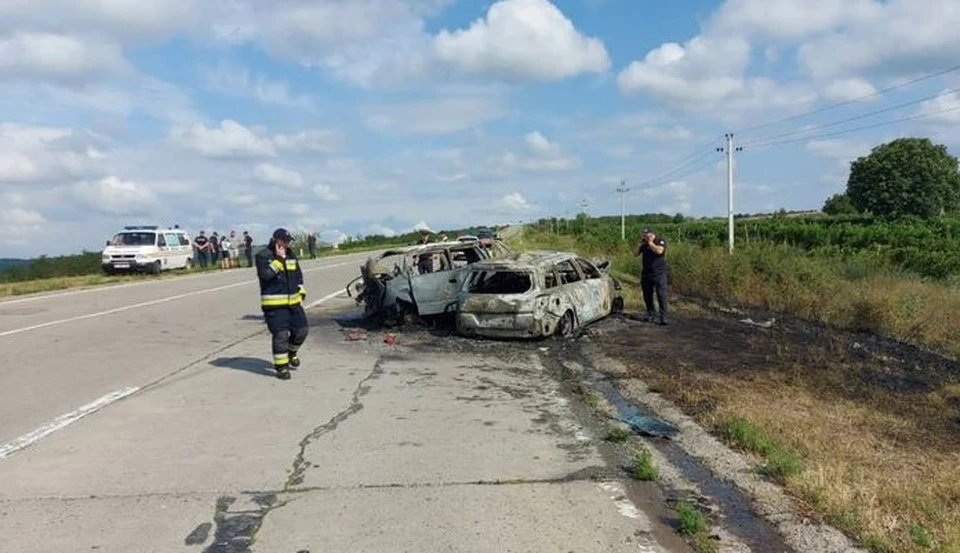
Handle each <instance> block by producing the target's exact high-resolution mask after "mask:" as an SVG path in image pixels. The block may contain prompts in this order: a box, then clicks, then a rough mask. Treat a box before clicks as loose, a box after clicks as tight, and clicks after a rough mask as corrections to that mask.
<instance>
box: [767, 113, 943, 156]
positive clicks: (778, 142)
mask: <svg viewBox="0 0 960 553" xmlns="http://www.w3.org/2000/svg"><path fill="white" fill-rule="evenodd" d="M954 111H960V106H954V107H950V108H944V109H941V110H937V111H931V112H927V113H919V114H916V115H911V116H909V117H901V118H900V119H893V120H890V121H881V122H879V123H874V124H871V125H864V126H861V127H853V128H851V129H844V130H841V131H835V132H831V133H825V134H818V135H814V136H803V137H800V138H791V139H788V140H776V141H771V142H764V143H760V144H753V145H752V146H751V149H759V148H767V147H770V146H779V145H781V144H792V143H795V142H804V141H806V140H816V139H820V138H829V137H832V136H840V135H844V134H849V133H853V132H857V131H863V130H868V129H876V128H878V127H884V126H887V125H895V124H897V123H902V122H904V121H915V120H917V119H926V118H928V117H933V116H934V115H941V114H944V113H951V112H954Z"/></svg>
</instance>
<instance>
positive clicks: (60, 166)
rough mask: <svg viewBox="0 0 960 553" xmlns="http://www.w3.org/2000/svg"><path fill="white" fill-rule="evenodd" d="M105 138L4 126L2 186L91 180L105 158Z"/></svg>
mask: <svg viewBox="0 0 960 553" xmlns="http://www.w3.org/2000/svg"><path fill="white" fill-rule="evenodd" d="M104 146H105V140H104V139H103V137H99V136H96V135H94V134H92V133H89V132H86V131H82V130H78V129H71V128H66V127H46V126H31V125H22V124H17V123H0V182H6V183H37V182H41V181H54V180H57V179H64V178H76V177H81V176H89V175H91V174H93V173H95V172H96V171H97V168H98V166H99V164H100V162H101V160H102V158H103V157H104V153H103V152H102V151H101V148H103V147H104Z"/></svg>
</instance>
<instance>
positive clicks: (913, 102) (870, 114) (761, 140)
mask: <svg viewBox="0 0 960 553" xmlns="http://www.w3.org/2000/svg"><path fill="white" fill-rule="evenodd" d="M956 92H960V88H951V89H948V90H945V91H943V92H940V93H938V94H934V95H932V96H926V97H923V98H919V99H917V100H911V101H909V102H904V103H902V104H897V105H894V106H889V107H886V108H883V109H878V110H875V111H871V112H868V113H863V114H860V115H855V116H853V117H848V118H846V119H841V120H839V121H833V122H831V123H824V124H822V125H814V126H812V127H809V128H806V129H801V130H796V131H790V132H785V133H781V134H777V135H773V136H768V137H765V138H757V139H754V140H751V141H748V142H744V143H743V144H742V145H743V146H751V145H753V144H759V143H765V142H769V141H771V140H776V139H778V138H785V137H788V136H794V135H798V134H805V133H809V132H813V131H816V130H820V129H826V128H830V127H835V126H837V125H842V124H844V123H849V122H851V121H857V120H860V119H866V118H867V117H873V116H874V115H879V114H881V113H886V112H890V111H895V110H898V109H902V108H905V107H909V106H912V105H916V104H919V103H922V102H926V101H929V100H934V99H936V98H940V97H942V96H947V95H949V94H954V93H956Z"/></svg>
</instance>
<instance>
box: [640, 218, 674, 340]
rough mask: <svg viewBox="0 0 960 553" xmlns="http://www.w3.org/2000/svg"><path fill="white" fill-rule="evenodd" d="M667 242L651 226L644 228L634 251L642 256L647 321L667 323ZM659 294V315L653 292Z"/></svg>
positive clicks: (641, 272)
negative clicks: (655, 308)
mask: <svg viewBox="0 0 960 553" xmlns="http://www.w3.org/2000/svg"><path fill="white" fill-rule="evenodd" d="M666 251H667V243H666V241H664V239H663V238H661V237H659V236H657V234H656V233H655V232H653V231H652V230H651V229H649V228H645V229H643V237H642V238H641V239H640V244H639V245H638V246H637V248H636V251H635V252H634V253H635V254H636V255H637V256H638V257H640V260H641V265H642V268H641V270H640V288H641V289H642V290H643V303H644V304H646V307H647V318H646V320H647V322H651V323H652V322H659V323H660V324H661V325H665V324H667V274H668V272H669V271H668V269H667V260H666V257H665V255H666ZM654 292H656V294H657V304H659V307H660V313H659V315H658V314H657V312H656V311H655V310H654V308H653V294H654Z"/></svg>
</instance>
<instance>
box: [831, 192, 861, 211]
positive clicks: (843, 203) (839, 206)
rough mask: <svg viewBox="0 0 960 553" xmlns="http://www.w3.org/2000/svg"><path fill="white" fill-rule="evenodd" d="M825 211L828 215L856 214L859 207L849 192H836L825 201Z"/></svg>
mask: <svg viewBox="0 0 960 553" xmlns="http://www.w3.org/2000/svg"><path fill="white" fill-rule="evenodd" d="M823 212H824V213H826V214H827V215H855V214H856V213H857V207H856V206H855V205H853V201H852V200H851V199H850V196H849V195H848V194H834V195H833V196H830V197H829V198H827V201H826V202H824V203H823Z"/></svg>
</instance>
